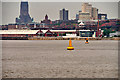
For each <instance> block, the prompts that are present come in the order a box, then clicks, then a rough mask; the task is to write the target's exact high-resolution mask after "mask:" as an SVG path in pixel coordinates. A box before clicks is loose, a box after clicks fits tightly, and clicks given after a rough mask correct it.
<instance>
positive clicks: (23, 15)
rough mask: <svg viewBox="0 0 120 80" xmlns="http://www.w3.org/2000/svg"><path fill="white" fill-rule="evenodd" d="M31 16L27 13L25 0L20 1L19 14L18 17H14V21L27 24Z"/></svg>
mask: <svg viewBox="0 0 120 80" xmlns="http://www.w3.org/2000/svg"><path fill="white" fill-rule="evenodd" d="M32 21H33V18H31V17H30V15H29V5H28V2H27V1H24V2H21V5H20V16H19V18H16V23H18V24H21V23H24V24H27V23H32Z"/></svg>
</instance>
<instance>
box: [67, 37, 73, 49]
mask: <svg viewBox="0 0 120 80" xmlns="http://www.w3.org/2000/svg"><path fill="white" fill-rule="evenodd" d="M67 50H74V47H72V41H71V39H70V40H69V46H68V47H67Z"/></svg>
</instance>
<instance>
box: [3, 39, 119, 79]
mask: <svg viewBox="0 0 120 80" xmlns="http://www.w3.org/2000/svg"><path fill="white" fill-rule="evenodd" d="M68 43H69V41H68V40H3V41H2V73H3V74H2V77H3V78H117V77H118V41H117V40H94V41H93V40H90V41H89V44H85V41H84V40H72V43H73V47H74V48H75V50H73V51H68V50H67V47H68Z"/></svg>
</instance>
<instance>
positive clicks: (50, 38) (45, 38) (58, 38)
mask: <svg viewBox="0 0 120 80" xmlns="http://www.w3.org/2000/svg"><path fill="white" fill-rule="evenodd" d="M69 39H71V40H85V39H86V37H82V38H81V37H80V38H62V37H41V38H28V40H69ZM88 39H89V40H120V38H119V37H115V38H93V37H89V38H88Z"/></svg>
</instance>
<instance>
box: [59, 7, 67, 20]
mask: <svg viewBox="0 0 120 80" xmlns="http://www.w3.org/2000/svg"><path fill="white" fill-rule="evenodd" d="M60 20H65V21H66V20H68V10H65V9H62V10H60Z"/></svg>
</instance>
